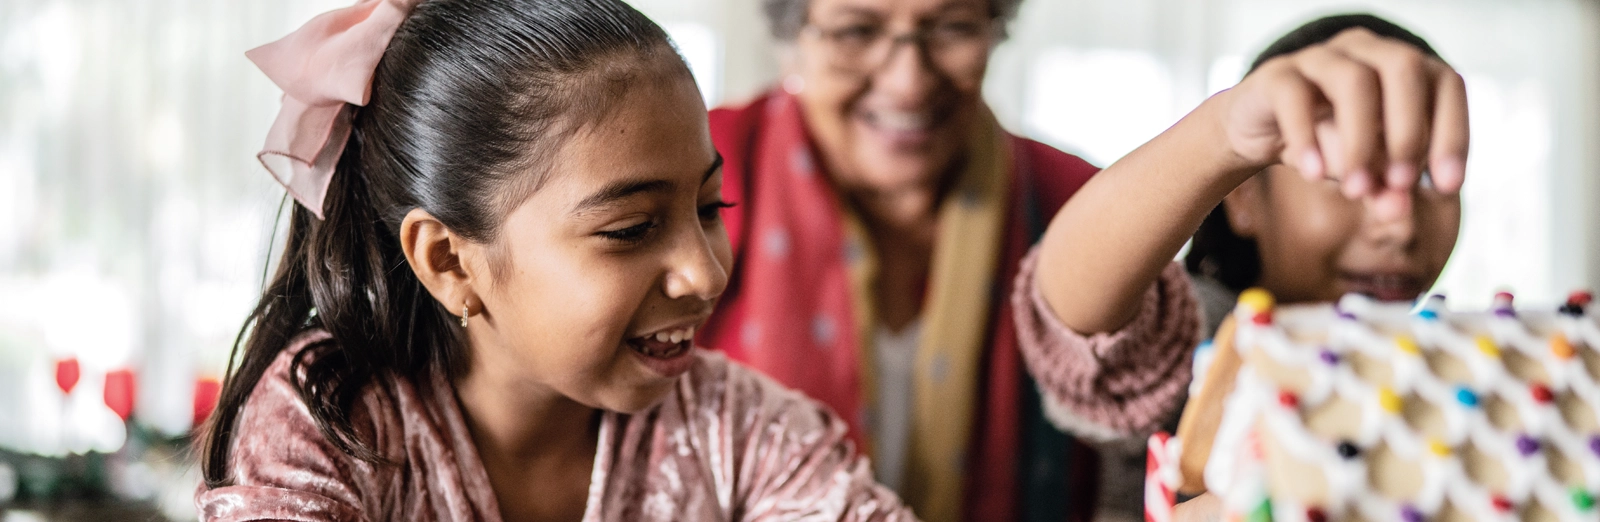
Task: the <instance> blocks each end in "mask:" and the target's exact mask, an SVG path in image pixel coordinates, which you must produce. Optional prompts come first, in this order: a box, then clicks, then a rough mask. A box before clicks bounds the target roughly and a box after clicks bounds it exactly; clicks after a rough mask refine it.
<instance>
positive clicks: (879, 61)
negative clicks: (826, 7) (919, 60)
mask: <svg viewBox="0 0 1600 522" xmlns="http://www.w3.org/2000/svg"><path fill="white" fill-rule="evenodd" d="M998 24H999V22H998V21H996V20H994V19H990V18H982V19H971V20H948V21H940V22H937V23H934V24H931V25H925V26H921V27H918V28H917V29H916V30H914V31H911V32H909V33H904V34H890V33H889V31H888V30H887V28H885V27H884V26H883V25H881V24H865V23H860V24H845V25H842V26H837V27H820V26H817V25H807V26H805V27H804V28H802V29H801V36H802V37H809V38H813V39H815V40H816V41H817V42H818V43H820V44H821V46H822V50H823V53H824V54H825V55H826V59H827V60H828V64H829V65H830V66H832V67H833V68H834V69H836V70H838V71H839V72H843V73H847V74H859V75H867V74H871V73H872V72H874V71H877V70H879V69H881V68H882V67H883V66H884V65H885V64H886V63H888V61H889V58H890V57H891V56H894V52H895V49H897V48H899V47H900V44H902V43H908V44H911V45H912V48H913V49H917V48H918V47H920V48H921V50H922V51H924V52H926V53H927V55H928V58H929V60H930V61H931V62H932V63H933V65H934V67H936V68H938V69H939V70H940V71H942V72H944V73H946V74H952V75H959V74H968V73H974V72H976V71H979V70H981V69H982V68H983V64H984V61H985V60H986V59H987V58H988V55H989V49H990V47H991V45H992V44H993V43H994V36H995V32H996V31H997V30H998Z"/></svg>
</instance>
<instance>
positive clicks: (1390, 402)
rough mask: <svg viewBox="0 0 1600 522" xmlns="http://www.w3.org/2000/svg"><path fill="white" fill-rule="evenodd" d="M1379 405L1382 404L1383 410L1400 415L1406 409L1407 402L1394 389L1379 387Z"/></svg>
mask: <svg viewBox="0 0 1600 522" xmlns="http://www.w3.org/2000/svg"><path fill="white" fill-rule="evenodd" d="M1378 406H1382V407H1383V411H1387V412H1389V413H1393V414H1396V415H1398V414H1399V413H1400V411H1401V410H1403V409H1405V406H1406V403H1405V401H1403V400H1401V399H1400V396H1399V395H1395V394H1394V390H1391V389H1388V388H1378Z"/></svg>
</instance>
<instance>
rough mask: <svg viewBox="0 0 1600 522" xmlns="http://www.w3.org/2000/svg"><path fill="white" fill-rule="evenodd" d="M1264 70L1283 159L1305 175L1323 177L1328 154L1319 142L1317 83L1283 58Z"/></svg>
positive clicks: (1311, 177) (1281, 158)
mask: <svg viewBox="0 0 1600 522" xmlns="http://www.w3.org/2000/svg"><path fill="white" fill-rule="evenodd" d="M1262 73H1264V74H1263V80H1264V81H1266V87H1267V88H1266V92H1267V95H1268V97H1269V99H1270V101H1271V103H1272V112H1273V113H1274V116H1273V117H1274V119H1275V120H1276V121H1277V123H1278V133H1279V135H1280V137H1281V138H1282V139H1283V151H1282V152H1281V153H1280V154H1281V156H1280V160H1281V161H1282V162H1283V164H1285V165H1294V166H1295V168H1296V169H1298V170H1299V171H1300V175H1301V176H1304V177H1305V178H1306V179H1309V180H1313V181H1315V180H1319V179H1322V177H1323V176H1324V175H1325V173H1326V170H1327V169H1326V167H1325V161H1324V159H1325V157H1326V156H1324V155H1323V154H1322V152H1321V151H1320V150H1318V149H1319V147H1318V145H1317V136H1316V130H1315V127H1316V124H1317V106H1318V105H1319V104H1320V103H1321V102H1322V100H1321V97H1320V95H1318V94H1317V89H1316V87H1315V86H1313V85H1312V84H1311V82H1310V81H1308V80H1306V78H1305V77H1304V76H1301V75H1300V73H1299V72H1297V71H1295V70H1294V68H1292V67H1289V66H1288V65H1287V64H1286V63H1284V62H1278V63H1276V64H1274V66H1273V67H1272V68H1270V69H1269V70H1266V71H1262Z"/></svg>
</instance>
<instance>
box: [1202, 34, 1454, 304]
mask: <svg viewBox="0 0 1600 522" xmlns="http://www.w3.org/2000/svg"><path fill="white" fill-rule="evenodd" d="M1354 27H1362V28H1365V29H1367V30H1368V31H1372V32H1373V33H1374V34H1377V35H1378V36H1382V37H1386V38H1393V39H1396V40H1400V41H1402V42H1405V43H1407V44H1410V45H1411V46H1413V47H1416V48H1417V49H1419V50H1421V51H1422V52H1423V53H1425V54H1427V55H1428V56H1432V57H1434V58H1438V57H1439V53H1437V52H1434V50H1433V47H1432V46H1429V45H1428V42H1427V41H1424V40H1423V39H1422V38H1421V37H1419V36H1417V35H1415V34H1412V33H1411V31H1407V30H1406V29H1405V28H1403V27H1400V26H1398V25H1395V24H1394V23H1392V22H1390V21H1388V20H1384V19H1382V18H1378V17H1376V16H1373V15H1370V14H1342V15H1334V16H1327V17H1323V18H1318V19H1316V20H1313V21H1311V22H1309V23H1307V24H1305V25H1302V26H1300V27H1299V28H1296V29H1295V30H1293V31H1290V32H1289V34H1286V35H1283V37H1282V38H1279V39H1278V41H1276V42H1272V45H1269V46H1267V49H1266V50H1264V51H1261V54H1260V55H1258V56H1256V59H1255V61H1254V62H1252V63H1251V64H1250V72H1255V70H1256V69H1257V68H1260V67H1261V64H1264V63H1266V62H1267V60H1271V59H1273V58H1276V57H1279V56H1282V55H1286V54H1291V53H1294V52H1296V51H1299V50H1301V49H1305V48H1307V47H1311V46H1313V45H1317V44H1321V43H1323V42H1326V41H1328V40H1331V39H1333V37H1334V36H1336V35H1338V34H1339V33H1341V32H1343V31H1344V30H1346V29H1350V28H1354ZM1226 204H1227V203H1226V202H1224V203H1219V204H1217V207H1216V208H1213V209H1211V213H1210V214H1208V215H1206V219H1205V221H1203V222H1201V223H1200V229H1199V230H1198V231H1196V232H1195V234H1194V241H1193V243H1191V244H1190V245H1189V253H1188V254H1187V255H1185V256H1184V258H1183V261H1184V267H1185V268H1187V269H1188V270H1189V273H1191V274H1199V275H1203V276H1206V277H1209V278H1211V279H1212V280H1215V281H1217V282H1218V283H1221V284H1222V285H1223V286H1225V287H1227V288H1228V289H1230V290H1233V291H1235V292H1239V291H1243V290H1244V289H1246V288H1249V287H1251V286H1254V285H1255V284H1256V283H1257V282H1258V281H1259V280H1260V279H1261V252H1260V250H1259V249H1258V248H1257V246H1256V240H1254V239H1251V238H1247V237H1241V236H1239V235H1238V234H1235V233H1234V232H1233V227H1232V226H1230V225H1229V224H1228V213H1227V211H1226V210H1225V209H1224V208H1223V205H1226Z"/></svg>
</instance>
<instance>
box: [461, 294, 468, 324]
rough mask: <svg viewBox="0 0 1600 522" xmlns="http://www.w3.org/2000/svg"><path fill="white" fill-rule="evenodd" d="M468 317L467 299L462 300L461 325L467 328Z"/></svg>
mask: <svg viewBox="0 0 1600 522" xmlns="http://www.w3.org/2000/svg"><path fill="white" fill-rule="evenodd" d="M467 317H469V316H468V315H467V303H466V301H462V302H461V327H462V328H466V327H467Z"/></svg>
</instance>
